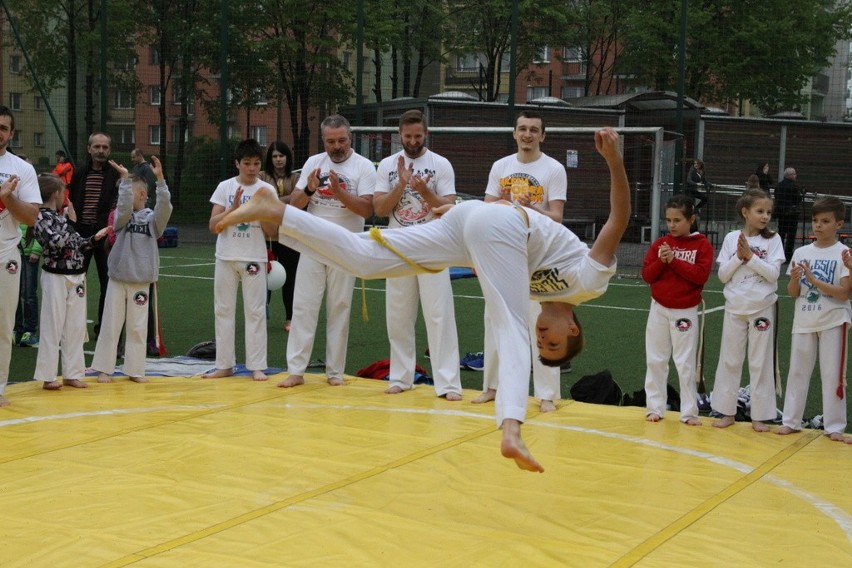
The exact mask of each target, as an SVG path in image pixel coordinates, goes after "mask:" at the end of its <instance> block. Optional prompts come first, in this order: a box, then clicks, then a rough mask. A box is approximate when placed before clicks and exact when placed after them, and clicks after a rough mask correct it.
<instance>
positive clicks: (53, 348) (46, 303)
mask: <svg viewBox="0 0 852 568" xmlns="http://www.w3.org/2000/svg"><path fill="white" fill-rule="evenodd" d="M38 186H39V189H40V190H41V198H42V201H43V202H44V206H43V207H42V208H41V209H40V211H39V215H38V220H37V221H36V224H35V237H36V239H37V240H38V242H39V244H41V247H42V256H41V257H42V259H43V261H44V265H43V266H42V271H41V318H40V320H39V329H40V333H41V337H39V344H38V356H37V357H36V367H35V372H34V374H33V380H36V381H42V382H43V383H44V385H43V386H44V388H45V389H46V390H59V389H61V388H62V387H63V386H70V387H74V388H86V387H87V386H88V385H87V384H86V383H84V382H83V380H82V379H83V375H84V373H85V358H84V356H83V343H84V341H85V337H86V272H85V256H84V253H85V252H86V251H88V250H90V249H91V248H92V247H94V246H95V243H96V242H97V241H99V240H101V239H103V238H104V237H106V236H107V234H108V233H109V227H104V228H103V229H101V230H99V231H98V232H97V233H95V234H94V235H92V236H91V237H88V238H84V237H81V236H80V235H79V234H78V233H77V231H75V230H74V228H73V227H72V226H71V225H70V224H69V223H68V219H66V218H65V217H64V216H62V215H60V214H59V213H58V211H59V210H60V209H62V207H63V206H64V203H65V184H64V183H62V180H61V179H60V178H59V176H57V175H55V174H41V175H40V176H39V177H38ZM69 211H73V209H69ZM60 346H61V348H62V381H61V382H60V381H59V380H57V378H56V371H57V368H58V367H59V348H60Z"/></svg>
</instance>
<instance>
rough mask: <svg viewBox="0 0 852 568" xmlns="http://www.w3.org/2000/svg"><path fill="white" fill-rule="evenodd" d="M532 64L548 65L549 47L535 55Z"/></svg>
mask: <svg viewBox="0 0 852 568" xmlns="http://www.w3.org/2000/svg"><path fill="white" fill-rule="evenodd" d="M533 63H550V47H548V46H546V45H545V46H544V47H542V48H541V49H539V50H538V53H536V54H535V58H534V59H533Z"/></svg>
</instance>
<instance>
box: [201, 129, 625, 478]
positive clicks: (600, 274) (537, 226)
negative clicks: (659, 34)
mask: <svg viewBox="0 0 852 568" xmlns="http://www.w3.org/2000/svg"><path fill="white" fill-rule="evenodd" d="M595 146H596V148H597V150H598V152H599V153H600V154H601V156H603V157H604V159H605V160H606V162H607V166H608V168H609V173H610V213H609V218H608V219H607V222H606V223H605V224H604V226H603V228H602V229H601V232H600V234H599V235H598V238H597V239H596V240H595V242H594V244H593V245H592V247H591V249H589V247H588V246H587V245H585V244H584V243H583V242H581V241H580V239H578V238H577V236H576V235H575V234H574V233H572V232H571V231H570V230H568V229H567V228H565V227H564V226H563V225H562V224H560V223H554V222H553V220H552V219H550V218H548V217H545V216H544V215H541V214H540V213H538V212H537V211H534V210H532V209H527V208H523V207H520V206H515V205H512V204H510V203H508V202H498V203H494V204H487V203H483V202H480V201H468V202H465V203H462V204H460V205H457V206H454V207H453V206H444V208H446V209H449V208H450V207H452V208H451V209H450V210H449V212H447V214H446V215H445V216H444V217H442V218H441V219H440V220H439V221H435V222H432V223H424V224H422V225H418V226H417V227H409V228H406V229H388V230H386V231H378V230H376V231H374V232H373V231H371V232H370V233H361V234H360V235H353V234H352V233H350V232H348V231H346V230H343V229H341V228H340V227H337V226H335V225H332V224H329V223H326V222H323V221H322V220H321V219H316V218H315V217H313V216H311V215H308V214H305V213H304V212H302V211H299V210H298V209H295V208H292V207H289V208H288V207H287V206H285V205H284V204H283V203H281V202H280V201H278V199H277V198H276V196H275V193H274V192H271V191H270V192H265V191H264V192H258V193H257V195H256V197H255V198H254V199H252V200H251V201H250V202H249V203H248V204H245V205H244V206H243V207H241V208H240V209H237V210H236V211H234V212H232V213H231V214H230V215H229V216H228V217H226V218H225V219H223V221H222V222H221V223H220V224H219V226H217V229H219V228H224V226H225V225H226V224H230V223H236V222H240V221H248V220H252V219H261V220H263V221H266V222H269V221H272V220H273V219H276V218H278V219H280V221H281V229H280V233H279V235H280V239H281V241H282V242H283V243H284V244H286V245H287V246H290V247H292V248H297V249H298V250H299V251H300V252H302V253H303V254H306V255H312V256H317V257H321V258H324V259H325V260H326V261H327V262H331V263H334V265H336V266H339V267H340V268H341V269H343V270H347V271H350V272H352V273H354V274H356V275H360V276H362V277H364V278H391V277H397V276H406V275H409V274H414V273H418V272H429V271H438V270H443V269H444V268H446V267H449V266H469V267H473V268H475V269H476V271H477V275H478V277H479V280H480V284H481V285H482V290H483V294H484V296H485V309H486V310H487V311H488V315H489V318H490V321H491V322H492V323H493V325H495V326H496V329H498V330H499V334H495V336H496V337H495V339H496V343H497V349H496V352H497V354H498V356H497V357H494V358H492V359H491V360H488V359H486V360H485V364H486V365H498V367H499V373H498V374H499V376H500V379H501V380H502V384H501V388H500V389H499V390H498V391H497V399H496V410H497V424H498V426H499V427H501V428H502V430H503V438H502V441H501V446H500V450H501V453H502V454H503V456H505V457H507V458H510V459H513V460H514V461H515V463H516V464H517V465H518V467H520V468H521V469H525V470H528V471H536V472H542V471H544V468H543V467H542V466H541V464H540V463H539V462H538V461H536V460H535V458H533V456H532V454H531V453H530V451H529V450H528V449H527V447H526V445H525V444H524V442H523V440H522V439H521V423H522V422H523V421H524V419H525V417H526V407H527V394H528V389H529V370H530V349H529V342H530V339H529V327H528V324H527V321H528V317H529V316H528V313H529V299H530V298H532V299H534V300H536V301H538V302H541V308H542V309H541V313H540V314H539V317H538V321H537V323H536V339H537V341H536V343H537V347H538V350H539V356H540V357H541V359H542V361H543V362H545V364H549V365H554V366H559V365H560V364H562V362H563V361H565V360H570V359H571V358H572V357H574V356H575V355H576V354H577V353H578V352H579V351H580V350H582V346H583V335H582V330H581V328H580V326H579V325H578V323H577V322H576V320H575V319H574V308H575V306H576V305H578V304H580V303H582V302H586V301H588V300H591V299H593V298H596V297H598V296H600V295H601V294H603V293H604V292H605V291H606V288H607V286H608V284H609V279H610V278H611V277H612V275H613V274H615V261H616V259H615V251H616V248H617V247H618V243H619V241H620V240H621V237H622V235H623V234H624V231H625V230H626V229H627V226H628V224H629V222H630V211H631V206H630V188H629V185H628V181H627V174H626V172H625V171H624V162H623V160H622V157H621V152H620V150H619V136H618V133H617V132H616V131H615V130H613V129H611V128H605V129H603V130H600V131H598V132H596V133H595ZM331 182H332V184H337V183H338V180H337V176H336V175H334V174H333V173H332V174H331ZM444 208H442V209H441V210H438V211H437V213H443V210H444Z"/></svg>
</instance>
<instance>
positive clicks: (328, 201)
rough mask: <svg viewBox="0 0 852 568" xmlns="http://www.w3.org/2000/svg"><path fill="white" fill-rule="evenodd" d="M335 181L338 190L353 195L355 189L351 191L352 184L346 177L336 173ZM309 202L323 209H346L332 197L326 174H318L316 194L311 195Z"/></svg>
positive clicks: (332, 193)
mask: <svg viewBox="0 0 852 568" xmlns="http://www.w3.org/2000/svg"><path fill="white" fill-rule="evenodd" d="M337 179H338V185H339V186H340V189H342V190H343V191H348V192H349V193H353V194H354V193H355V189H353V187H354V184H353V183H352V180H350V179H349V178H348V177H347V176H345V175H344V174H342V173H340V172H337ZM311 201H312V202H313V203H314V204H316V205H322V206H324V207H334V208H335V209H345V208H346V206H345V205H343V203H342V202H341V201H340V200H339V199H337V198H336V197H335V196H334V192H333V191H331V182H330V181H329V177H328V172H321V173H320V175H319V185H318V186H317V192H316V193H315V194H313V196H312V197H311Z"/></svg>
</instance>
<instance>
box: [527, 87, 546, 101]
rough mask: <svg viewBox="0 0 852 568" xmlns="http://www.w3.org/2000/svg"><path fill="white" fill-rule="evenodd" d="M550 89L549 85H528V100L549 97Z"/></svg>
mask: <svg viewBox="0 0 852 568" xmlns="http://www.w3.org/2000/svg"><path fill="white" fill-rule="evenodd" d="M549 96H550V91H549V89H548V87H546V86H544V87H527V100H528V101H532V100H534V99H540V98H542V97H549Z"/></svg>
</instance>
